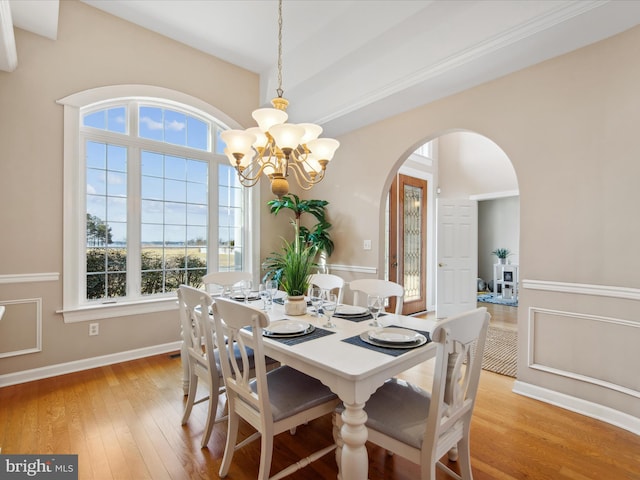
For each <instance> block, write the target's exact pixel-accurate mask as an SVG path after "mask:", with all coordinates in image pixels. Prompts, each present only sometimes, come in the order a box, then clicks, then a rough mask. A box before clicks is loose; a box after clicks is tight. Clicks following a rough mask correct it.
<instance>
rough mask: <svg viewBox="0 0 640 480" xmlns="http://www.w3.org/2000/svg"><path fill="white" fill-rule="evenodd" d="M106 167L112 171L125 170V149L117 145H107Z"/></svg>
mask: <svg viewBox="0 0 640 480" xmlns="http://www.w3.org/2000/svg"><path fill="white" fill-rule="evenodd" d="M107 168H108V169H109V170H112V171H114V172H126V171H127V149H126V148H125V147H121V146H119V145H109V146H108V147H107Z"/></svg>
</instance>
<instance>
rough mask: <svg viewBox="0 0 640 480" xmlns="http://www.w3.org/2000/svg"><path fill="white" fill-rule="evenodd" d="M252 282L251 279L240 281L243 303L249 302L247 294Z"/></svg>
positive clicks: (249, 291) (249, 292)
mask: <svg viewBox="0 0 640 480" xmlns="http://www.w3.org/2000/svg"><path fill="white" fill-rule="evenodd" d="M252 287H253V282H252V281H251V280H244V281H243V282H242V294H243V295H244V303H249V295H250V294H251V288H252Z"/></svg>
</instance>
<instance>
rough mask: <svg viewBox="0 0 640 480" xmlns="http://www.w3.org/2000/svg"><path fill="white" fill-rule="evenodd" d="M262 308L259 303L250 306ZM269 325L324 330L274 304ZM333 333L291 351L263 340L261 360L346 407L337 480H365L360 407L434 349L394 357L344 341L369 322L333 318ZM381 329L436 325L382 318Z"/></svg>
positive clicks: (363, 414) (396, 317) (322, 321)
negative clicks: (290, 371)
mask: <svg viewBox="0 0 640 480" xmlns="http://www.w3.org/2000/svg"><path fill="white" fill-rule="evenodd" d="M251 303H252V305H253V306H255V307H258V308H260V307H261V306H262V302H260V301H258V302H251ZM268 313H269V317H270V319H271V321H276V320H281V319H285V318H288V319H295V320H303V321H305V322H308V323H310V324H313V325H314V326H315V327H316V329H318V328H324V327H323V324H325V323H326V317H324V316H322V317H319V318H318V317H315V316H313V315H311V314H306V315H303V316H295V317H290V316H287V315H285V313H284V307H283V306H281V305H278V304H277V303H274V305H273V308H272V309H271V310H270V311H269V312H268ZM333 320H334V323H335V324H336V327H335V328H330V329H327V328H324V329H325V330H330V331H332V332H335V333H333V334H330V335H326V336H322V337H320V338H313V339H311V340H308V341H304V342H302V343H298V344H295V345H287V344H285V343H283V342H281V341H278V340H277V339H273V338H268V337H264V348H265V354H266V355H268V356H270V357H271V358H274V359H276V360H278V361H280V362H281V363H284V364H286V365H289V366H291V367H293V368H295V369H297V370H299V371H301V372H303V373H306V374H307V375H309V376H311V377H314V378H317V379H318V380H320V381H321V382H322V383H323V384H325V385H327V386H328V387H329V388H330V389H331V390H332V391H333V392H334V393H335V394H336V395H338V397H339V398H340V400H342V402H343V403H344V405H345V410H344V413H343V414H342V418H343V422H344V423H343V426H342V429H341V436H342V440H343V442H344V446H343V448H342V455H341V461H340V465H338V469H339V473H338V478H339V479H342V480H366V479H367V478H368V465H369V459H368V454H367V449H366V448H365V442H366V440H367V428H366V426H365V423H366V420H367V414H366V412H365V411H364V406H365V404H366V402H367V400H368V399H369V397H370V396H371V394H372V393H373V392H375V391H376V390H377V389H378V388H379V387H380V386H381V385H382V384H383V383H384V382H385V381H386V380H387V379H389V378H392V377H393V376H395V375H397V374H399V373H401V372H403V371H405V370H408V369H409V368H411V367H413V366H415V365H418V364H420V363H422V362H424V361H426V360H428V359H430V358H432V357H434V356H435V353H436V347H435V344H434V343H432V342H430V343H427V344H425V345H423V346H421V347H417V348H412V349H405V350H403V353H402V354H399V355H397V356H393V355H390V354H388V353H382V352H381V351H376V350H373V349H370V348H365V347H364V346H362V345H355V344H352V343H348V342H346V341H343V340H345V339H349V338H351V337H354V336H359V335H360V334H361V333H363V332H366V331H369V330H371V329H372V328H374V327H371V326H370V325H369V323H370V322H371V320H362V321H360V322H356V321H352V320H347V319H342V318H336V317H334V318H333ZM379 321H380V323H381V324H382V325H384V326H397V327H403V328H409V329H412V330H419V331H428V332H432V331H433V329H434V327H435V322H434V321H431V320H425V319H417V318H414V317H409V316H403V315H395V314H391V313H386V314H385V315H383V316H381V317H380V318H379Z"/></svg>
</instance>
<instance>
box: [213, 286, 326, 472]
mask: <svg viewBox="0 0 640 480" xmlns="http://www.w3.org/2000/svg"><path fill="white" fill-rule="evenodd" d="M212 309H213V316H214V319H215V322H216V330H217V332H218V334H219V335H218V337H217V338H218V348H219V349H220V350H221V352H222V355H221V356H222V358H223V361H222V362H221V364H222V369H223V372H224V381H225V384H226V386H227V398H228V408H229V422H228V431H227V443H226V445H225V449H224V457H223V459H222V463H221V465H220V472H219V473H220V477H223V478H224V477H225V476H226V475H227V473H228V472H229V468H230V466H231V461H232V459H233V454H234V452H235V450H236V449H239V448H241V447H243V446H245V445H246V444H247V443H249V442H251V441H253V440H255V439H257V438H258V437H260V438H261V450H260V470H259V473H258V477H257V478H258V480H267V479H269V480H277V479H280V478H283V477H285V476H287V475H290V474H291V473H293V472H295V471H297V470H299V469H300V468H302V467H303V466H306V465H308V464H309V463H310V462H312V461H315V460H317V459H318V458H320V457H322V456H323V455H326V454H327V453H329V452H331V451H332V450H333V449H334V448H335V444H332V445H330V446H328V447H325V448H323V449H321V450H319V451H317V452H315V453H313V454H311V455H310V456H308V457H307V458H305V459H303V460H300V461H298V462H296V463H294V464H292V465H290V466H289V467H287V468H285V469H283V470H281V471H280V472H278V473H277V474H275V475H274V476H272V477H269V473H270V470H271V459H272V456H273V438H274V436H276V435H278V434H280V433H282V432H285V431H289V430H291V429H293V428H295V427H297V426H299V425H303V424H305V423H307V422H309V421H311V420H313V419H315V418H318V417H321V416H322V415H326V414H328V413H331V412H333V411H334V409H335V407H336V405H337V403H338V399H337V397H336V395H335V394H333V393H332V392H331V390H329V388H327V387H326V386H325V385H323V384H322V383H321V382H320V381H318V380H316V379H314V378H312V377H309V376H308V375H305V374H304V373H302V372H299V371H297V370H295V369H293V368H291V367H288V366H281V367H279V368H276V369H275V370H272V371H270V372H268V373H267V372H266V370H265V361H264V358H265V357H264V347H263V342H262V329H263V328H264V327H266V326H267V325H269V317H267V315H266V314H265V313H264V312H263V311H261V310H259V309H257V308H254V307H252V306H251V305H246V304H243V303H239V302H235V301H233V300H228V299H224V298H221V299H217V300H216V302H215V303H214V305H213V307H212ZM245 327H250V328H251V335H250V338H246V337H244V336H241V335H240V329H242V328H245ZM220 334H224V336H226V337H227V338H228V343H227V344H226V345H225V343H224V342H221V341H220V339H221V338H222V336H221V335H220ZM232 341H235V342H237V343H238V345H240V346H241V347H248V348H251V349H253V352H254V357H255V369H256V378H255V380H250V377H249V376H248V375H247V374H246V373H244V372H246V364H247V361H248V359H247V358H246V357H243V358H242V359H237V358H236V357H235V356H233V355H230V354H229V353H230V352H229V344H230V343H231V342H232ZM225 353H226V357H227V359H226V360H224V358H225V355H224V354H225ZM241 418H242V419H244V420H245V421H247V422H248V423H249V424H250V425H252V426H253V428H255V429H256V433H254V434H253V435H251V436H250V437H248V438H246V439H245V440H243V441H241V442H240V443H237V438H238V426H239V423H240V419H241Z"/></svg>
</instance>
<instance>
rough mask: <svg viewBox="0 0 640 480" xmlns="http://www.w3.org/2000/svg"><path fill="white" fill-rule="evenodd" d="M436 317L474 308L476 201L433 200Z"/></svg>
mask: <svg viewBox="0 0 640 480" xmlns="http://www.w3.org/2000/svg"><path fill="white" fill-rule="evenodd" d="M437 212H438V213H437V215H438V218H437V222H438V225H437V245H436V252H437V258H438V268H437V273H436V317H437V318H446V317H450V316H451V315H455V314H457V313H461V312H464V311H466V310H471V309H473V308H476V302H477V278H478V202H476V201H474V200H466V199H438V200H437Z"/></svg>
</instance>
